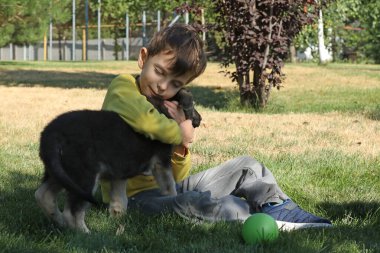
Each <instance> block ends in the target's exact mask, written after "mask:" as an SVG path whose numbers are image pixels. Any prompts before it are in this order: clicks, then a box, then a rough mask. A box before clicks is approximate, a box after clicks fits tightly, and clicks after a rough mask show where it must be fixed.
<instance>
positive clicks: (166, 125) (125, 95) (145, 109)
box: [102, 75, 182, 145]
mask: <svg viewBox="0 0 380 253" xmlns="http://www.w3.org/2000/svg"><path fill="white" fill-rule="evenodd" d="M102 110H107V111H114V112H116V113H118V114H119V115H120V117H121V118H122V119H123V120H124V121H126V122H127V123H128V124H129V125H130V126H131V127H132V128H133V129H134V130H135V131H136V132H138V133H141V134H143V135H145V136H146V137H148V138H150V139H152V140H159V141H161V142H164V143H167V144H174V145H177V144H180V143H181V142H182V135H181V130H180V128H179V126H178V124H177V123H176V122H175V121H174V120H172V119H168V118H167V117H166V116H165V115H163V114H161V113H159V112H158V111H157V110H156V109H155V108H154V106H153V105H152V104H151V103H150V102H149V101H148V100H147V99H146V97H145V96H143V95H141V93H140V91H139V89H138V87H137V84H136V80H135V78H134V77H133V76H131V75H120V76H118V77H116V78H115V79H114V80H113V81H112V82H111V85H110V86H109V88H108V91H107V94H106V97H105V99H104V102H103V106H102Z"/></svg>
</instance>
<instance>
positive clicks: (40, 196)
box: [35, 90, 201, 233]
mask: <svg viewBox="0 0 380 253" xmlns="http://www.w3.org/2000/svg"><path fill="white" fill-rule="evenodd" d="M189 94H190V98H189ZM183 96H186V98H182V97H183ZM176 99H178V101H179V103H180V104H181V103H182V104H181V106H182V107H183V108H187V113H186V116H187V117H188V118H190V119H192V120H193V118H194V120H193V125H194V126H199V123H200V120H201V117H200V115H199V113H198V112H196V111H195V109H194V108H193V100H192V97H191V93H189V92H188V91H182V90H181V91H180V92H179V94H177V95H176ZM149 100H150V99H149ZM154 102H155V104H154V106H156V108H158V110H160V111H161V112H162V113H164V114H165V115H166V116H168V117H169V115H168V112H167V110H166V107H164V106H163V104H162V101H154ZM186 103H187V104H186ZM189 115H190V116H189ZM191 117H193V118H191ZM171 154H172V145H169V144H165V143H162V142H159V141H154V140H151V139H149V138H146V137H145V136H144V135H141V134H139V133H137V132H135V131H134V130H133V129H132V128H131V127H130V126H129V125H128V124H127V123H126V122H125V121H124V120H123V119H121V117H120V116H119V115H118V114H117V113H115V112H110V111H90V110H82V111H73V112H68V113H64V114H62V115H60V116H58V117H57V118H55V119H54V120H53V121H51V122H50V123H49V124H48V125H47V126H46V127H45V129H44V130H43V131H42V133H41V138H40V158H41V160H42V162H43V164H44V168H45V173H44V177H43V180H42V184H41V185H40V187H39V188H38V189H37V191H36V192H35V198H36V201H37V203H38V205H39V206H40V207H41V209H42V210H43V212H44V213H45V214H46V215H47V216H48V217H49V218H51V219H52V220H53V221H55V222H56V223H57V224H58V225H60V226H62V227H69V228H73V229H78V230H81V231H83V232H86V233H88V232H89V229H88V227H87V225H86V224H85V221H84V217H85V210H86V208H87V207H88V205H89V202H90V203H93V204H96V200H95V199H94V197H93V194H94V192H95V191H96V188H97V182H98V180H99V179H101V178H104V179H107V180H109V181H110V183H111V193H110V206H109V211H110V213H111V215H120V214H122V213H123V212H125V210H126V208H127V205H128V199H127V196H126V179H127V178H130V177H133V176H136V175H138V174H142V173H144V172H151V173H152V174H153V176H154V177H155V180H156V181H157V183H158V185H159V187H160V189H161V193H162V194H163V195H176V188H175V181H174V178H173V174H172V169H171ZM63 189H65V190H66V192H67V200H66V203H65V206H64V210H63V213H62V212H61V211H60V209H59V207H58V204H57V196H58V194H59V193H60V192H61V191H62V190H63Z"/></svg>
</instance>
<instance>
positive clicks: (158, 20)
mask: <svg viewBox="0 0 380 253" xmlns="http://www.w3.org/2000/svg"><path fill="white" fill-rule="evenodd" d="M160 30H161V11H157V32H158V31H160Z"/></svg>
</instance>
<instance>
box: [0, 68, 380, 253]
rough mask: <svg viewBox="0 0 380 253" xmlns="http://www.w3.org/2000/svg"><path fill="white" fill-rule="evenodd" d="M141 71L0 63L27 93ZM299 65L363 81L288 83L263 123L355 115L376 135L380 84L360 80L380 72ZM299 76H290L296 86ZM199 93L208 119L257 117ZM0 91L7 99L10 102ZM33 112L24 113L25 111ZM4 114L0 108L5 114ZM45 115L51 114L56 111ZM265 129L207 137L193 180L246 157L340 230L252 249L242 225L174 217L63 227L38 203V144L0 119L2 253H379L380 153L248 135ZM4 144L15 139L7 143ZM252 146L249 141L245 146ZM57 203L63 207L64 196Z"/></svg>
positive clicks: (5, 82)
mask: <svg viewBox="0 0 380 253" xmlns="http://www.w3.org/2000/svg"><path fill="white" fill-rule="evenodd" d="M134 65H135V63H134V62H129V63H124V62H117V63H114V62H104V63H103V62H101V63H98V62H91V63H90V64H84V63H58V62H54V63H48V64H47V63H41V62H8V63H7V62H0V85H1V86H3V87H7V88H9V89H13V88H15V87H28V89H30V90H32V89H33V88H34V87H55V88H59V87H62V88H65V89H72V88H87V89H90V88H95V89H97V90H98V89H105V88H106V87H107V85H108V84H109V81H110V80H111V79H112V78H113V77H114V76H115V74H116V73H115V72H117V71H120V72H123V71H124V69H125V68H130V69H133V68H134V67H133V66H134ZM211 67H215V65H212V64H211ZM292 68H293V69H297V71H298V69H301V70H305V71H306V70H309V69H310V68H311V69H316V70H318V71H321V72H323V73H324V74H325V75H327V79H329V76H330V75H331V76H332V77H331V78H332V79H334V80H337V79H338V80H339V78H340V77H342V78H343V77H344V76H351V77H352V80H357V81H356V82H357V84H351V86H350V87H344V85H343V86H342V85H340V86H339V87H338V85H337V86H336V87H334V85H329V86H328V87H323V86H322V87H321V86H320V84H319V83H318V82H317V81H315V79H317V78H318V75H316V74H314V73H311V74H310V76H309V77H308V78H309V79H308V80H309V85H308V86H309V87H307V88H303V89H300V90H297V89H294V84H292V83H288V87H289V89H288V88H284V89H282V90H280V91H274V92H273V93H272V97H271V101H270V104H269V105H268V107H267V108H266V109H264V110H263V111H261V112H259V113H258V114H257V115H258V116H259V115H268V117H271V116H272V115H273V116H275V115H274V114H276V113H277V114H283V115H290V116H291V115H294V114H297V115H298V114H299V115H304V116H305V117H307V116H308V115H309V113H313V114H314V113H317V114H320V115H322V116H321V118H322V119H323V115H324V114H328V113H329V112H335V113H338V114H339V115H353V117H352V121H351V122H354V121H355V120H356V117H359V116H360V115H364V116H365V117H366V119H367V120H368V122H371V123H373V124H375V126H376V127H375V128H374V129H375V130H374V131H377V133H380V87H379V86H376V85H374V86H372V87H369V88H368V87H367V88H362V87H361V86H360V82H361V80H362V78H363V77H365V79H366V80H372V81H373V80H375V81H376V80H377V81H379V84H380V74H379V72H380V67H379V66H375V65H371V66H367V65H348V64H346V65H339V64H331V65H327V66H324V67H320V66H317V65H310V64H299V65H290V66H289V69H290V70H292ZM361 70H363V71H361ZM20 71H21V73H22V75H20ZM293 75H294V73H292V72H291V73H290V74H289V79H291V78H292V76H293ZM333 75H334V76H333ZM336 75H338V78H337V77H336ZM214 80H217V77H215V78H214ZM192 90H193V92H194V96H195V97H196V99H197V104H198V105H199V107H200V111H201V113H202V112H208V113H217V111H221V112H249V113H256V112H255V111H254V110H252V109H247V108H241V107H240V106H239V105H238V98H237V97H236V95H237V93H236V90H234V89H233V88H229V89H219V88H218V89H216V88H212V87H209V86H208V85H207V84H206V85H197V83H196V82H195V84H194V85H193V86H192ZM2 91H3V92H4V90H2ZM2 91H0V97H2V96H4V94H1V92H2ZM5 95H6V94H5ZM46 96H48V95H46ZM52 103H54V101H52ZM0 105H1V102H0ZM26 109H27V108H23V107H22V106H20V108H19V110H20V111H23V110H26ZM6 110H7V108H4V107H2V108H0V116H1V114H5V113H6ZM39 110H42V111H43V110H45V111H49V106H48V105H47V106H46V108H45V107H41V108H39ZM226 115H227V114H222V117H227V116H226ZM250 115H251V114H250ZM358 115H359V116H358ZM350 119H351V118H350ZM221 122H222V123H223V120H221ZM259 123H260V122H258V123H257V125H255V126H252V129H249V130H246V131H241V132H239V133H238V134H237V135H233V136H232V137H229V138H227V139H226V140H225V142H226V143H227V144H228V145H220V143H217V142H215V143H209V142H207V140H205V139H203V137H202V138H201V139H200V140H199V142H198V143H195V144H194V145H193V147H192V153H193V154H194V155H198V156H200V157H202V158H203V160H202V162H200V163H198V164H196V167H195V168H194V170H193V173H195V172H197V171H201V170H204V169H207V168H209V167H212V166H215V165H217V164H219V163H220V162H222V160H221V159H224V158H225V157H236V156H239V155H243V154H246V153H247V152H248V153H249V154H252V155H254V156H255V158H256V159H257V160H259V161H260V162H262V163H264V164H265V165H266V166H267V167H268V168H270V169H271V171H272V172H273V173H274V174H275V176H276V178H277V180H278V182H279V184H280V185H281V187H282V189H283V190H284V192H286V193H287V194H288V195H289V196H291V197H292V198H293V199H294V200H295V201H296V202H297V203H298V204H300V205H301V206H302V207H303V208H304V209H306V210H308V211H310V212H312V213H315V214H317V215H321V216H324V217H328V218H329V219H331V220H332V221H333V223H334V227H333V228H331V229H324V230H322V229H310V230H299V231H294V232H290V233H285V232H282V233H280V237H279V238H278V240H277V241H275V242H274V243H272V244H260V245H257V246H249V245H246V244H244V242H243V241H242V237H241V235H240V233H241V228H242V225H241V224H239V223H234V222H232V223H226V222H220V223H215V224H210V223H203V224H196V223H193V222H191V221H188V220H184V219H181V218H179V217H177V216H174V215H158V216H146V215H143V214H141V213H137V212H134V211H130V212H128V213H127V214H126V215H125V216H123V217H121V218H119V219H116V218H111V217H110V216H109V215H108V212H107V210H106V208H105V207H99V208H91V209H90V210H89V211H88V214H87V216H86V222H87V224H88V226H89V228H90V229H91V230H92V233H91V234H89V235H85V234H82V233H79V232H75V231H71V230H65V229H60V228H58V227H56V226H55V225H54V224H52V223H51V222H50V221H48V220H47V219H46V217H45V216H44V215H43V214H42V212H41V211H40V209H39V208H38V207H37V205H36V203H35V201H34V196H33V195H34V191H35V189H36V188H37V187H38V185H39V183H40V180H41V177H42V171H43V169H42V164H41V162H40V160H39V158H38V140H37V139H32V141H28V142H24V141H23V140H22V139H21V138H22V137H20V135H21V132H20V131H26V130H23V125H21V127H19V128H18V127H17V126H12V125H9V124H7V122H0V203H1V204H0V206H1V209H0V252H186V253H187V252H221V253H227V252H231V253H232V252H234V253H235V252H292V253H293V252H342V253H343V252H350V253H351V252H354V253H355V252H380V172H379V169H380V154H378V153H376V155H375V156H371V155H363V153H360V147H361V146H360V145H358V152H357V153H350V152H343V151H342V150H337V149H334V148H333V147H331V146H326V147H322V148H320V149H319V150H318V151H314V150H313V151H308V150H306V151H302V152H300V153H297V152H291V151H290V150H292V149H289V150H288V149H287V147H286V146H280V145H285V144H284V143H285V142H278V141H279V140H280V139H277V138H279V137H281V136H277V134H276V133H273V135H272V138H268V137H266V136H263V137H262V138H260V137H258V138H257V139H254V140H252V139H251V138H249V135H250V134H251V133H250V132H249V131H255V128H256V129H257V128H263V129H267V131H271V129H270V127H271V125H264V126H261V125H260V124H259ZM301 123H302V122H301ZM273 124H276V122H275V121H274V122H273ZM358 124H359V123H358ZM218 127H221V126H218ZM232 127H235V130H236V127H239V124H238V123H236V125H234V124H231V126H228V127H227V128H228V129H229V128H231V129H232ZM299 129H300V128H299ZM206 130H207V131H208V132H209V135H213V134H214V133H213V132H214V131H213V130H215V129H213V128H212V126H208V128H207V129H206ZM38 131H39V130H38V129H34V130H33V132H38ZM339 131H341V132H344V131H345V129H343V128H342V129H340V130H339ZM315 135H316V136H314V137H315V138H316V139H312V140H318V138H320V139H321V140H325V139H329V140H333V141H334V142H337V143H342V145H343V144H345V142H346V141H347V140H345V139H341V138H343V137H340V136H339V133H337V132H330V129H322V130H321V131H320V132H318V133H315ZM319 135H320V136H319ZM377 136H378V135H377ZM377 136H376V135H374V137H372V138H378V137H377ZM5 137H11V138H10V139H9V140H8V141H2V140H1V138H5ZM247 141H252V143H245V142H247ZM362 141H363V142H365V140H362ZM265 143H269V144H270V146H273V147H275V148H278V149H279V150H282V151H281V152H277V153H270V154H269V152H264V151H257V150H256V149H255V147H251V145H259V146H263V145H265ZM315 144H318V143H315ZM377 144H378V145H380V141H379V142H377ZM276 145H279V146H278V147H276ZM286 145H289V147H293V148H294V147H297V145H303V144H302V143H298V142H297V141H292V140H290V141H289V142H288V143H287V144H286ZM363 152H364V151H363ZM221 157H222V158H221ZM97 198H99V193H98V195H97ZM60 202H61V203H60V204H62V202H63V199H60Z"/></svg>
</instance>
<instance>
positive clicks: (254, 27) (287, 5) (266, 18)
mask: <svg viewBox="0 0 380 253" xmlns="http://www.w3.org/2000/svg"><path fill="white" fill-rule="evenodd" d="M214 4H215V8H216V13H218V14H219V15H218V17H217V23H218V27H219V29H220V30H221V31H222V32H223V33H224V42H225V48H224V53H225V55H224V57H223V62H222V65H223V66H224V67H228V66H229V65H230V64H235V65H236V71H233V72H232V73H230V72H227V73H228V74H230V76H231V78H232V80H233V81H236V82H237V83H238V85H239V90H240V101H241V103H242V104H244V105H250V106H254V107H256V108H262V107H265V105H266V104H267V101H268V99H269V95H270V92H271V89H272V87H276V88H279V87H280V84H281V82H282V80H283V76H284V75H283V73H282V67H283V65H284V60H285V59H286V58H287V56H288V48H289V45H290V44H291V42H292V40H293V38H294V37H295V36H296V35H297V34H298V33H299V32H300V31H301V29H302V27H303V26H304V25H306V24H310V23H313V22H314V21H315V20H317V17H318V16H317V14H318V5H317V3H316V1H315V0H214Z"/></svg>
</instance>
